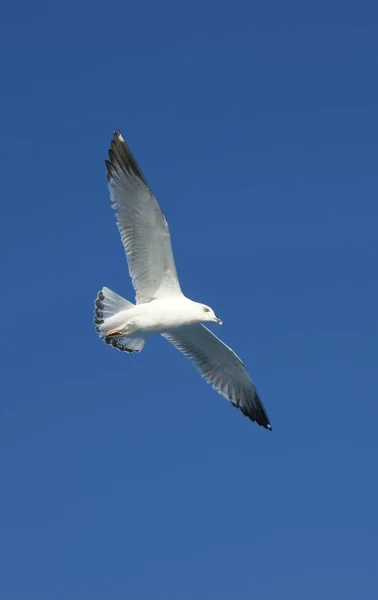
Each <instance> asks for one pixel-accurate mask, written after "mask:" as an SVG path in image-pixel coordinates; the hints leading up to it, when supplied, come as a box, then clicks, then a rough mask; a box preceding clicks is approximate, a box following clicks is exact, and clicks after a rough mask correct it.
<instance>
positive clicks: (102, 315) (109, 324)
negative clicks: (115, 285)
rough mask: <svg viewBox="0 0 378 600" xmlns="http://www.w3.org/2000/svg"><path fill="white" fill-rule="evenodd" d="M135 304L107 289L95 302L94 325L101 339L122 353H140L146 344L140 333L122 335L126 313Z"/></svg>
mask: <svg viewBox="0 0 378 600" xmlns="http://www.w3.org/2000/svg"><path fill="white" fill-rule="evenodd" d="M134 306H135V305H134V304H133V303H132V302H129V301H128V300H126V298H122V296H119V295H118V294H116V293H115V292H113V291H112V290H110V289H109V288H107V287H103V288H102V290H101V291H99V292H98V294H97V298H96V301H95V314H94V323H95V326H96V331H97V333H98V334H99V336H100V338H101V339H102V340H103V341H104V342H105V343H106V344H110V345H111V346H113V348H117V350H121V351H122V352H140V351H141V350H142V349H143V346H144V344H145V343H146V338H145V336H143V335H141V334H140V333H139V332H137V331H136V332H135V333H131V334H128V335H122V328H123V327H124V324H125V311H127V310H130V309H131V308H134Z"/></svg>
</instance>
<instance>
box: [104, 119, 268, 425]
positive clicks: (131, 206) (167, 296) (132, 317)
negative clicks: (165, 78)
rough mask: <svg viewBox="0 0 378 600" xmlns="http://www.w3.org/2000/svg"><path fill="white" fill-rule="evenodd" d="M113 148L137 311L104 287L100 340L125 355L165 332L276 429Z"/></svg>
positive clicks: (205, 373)
mask: <svg viewBox="0 0 378 600" xmlns="http://www.w3.org/2000/svg"><path fill="white" fill-rule="evenodd" d="M110 146H111V147H110V149H109V160H107V161H105V162H106V167H107V172H108V187H109V193H110V197H111V200H112V202H113V208H114V209H115V210H116V215H117V225H118V229H119V232H120V234H121V238H122V242H123V245H124V248H125V252H126V258H127V264H128V267H129V273H130V276H131V279H132V283H133V286H134V289H135V294H136V304H133V303H131V302H129V301H128V300H126V299H125V298H122V297H121V296H119V295H118V294H116V293H115V292H113V291H112V290H110V289H109V288H106V287H104V288H103V289H102V290H101V291H100V292H99V293H98V295H97V298H96V302H95V318H94V321H95V325H96V330H97V332H98V334H99V335H100V337H101V338H102V339H103V340H104V341H105V342H106V343H107V344H109V345H111V346H113V347H114V348H117V349H118V350H121V351H123V352H140V351H141V350H142V348H143V346H144V344H145V342H146V338H147V336H148V335H150V334H151V333H160V334H161V335H162V336H163V337H165V338H166V339H167V340H168V341H169V342H171V343H172V344H173V345H174V346H175V347H176V348H177V349H178V350H180V352H182V353H183V354H184V355H185V356H186V357H187V358H189V360H191V361H192V362H193V364H194V365H195V367H196V368H197V369H198V371H199V372H200V374H201V375H202V377H203V378H204V379H205V380H206V381H207V382H208V383H211V384H212V386H213V388H214V389H216V390H217V391H218V392H219V393H220V394H222V396H224V397H225V398H227V400H229V401H230V402H231V404H232V405H233V406H235V407H236V408H239V409H240V410H241V412H242V413H243V414H244V415H245V416H247V417H249V418H250V419H251V420H252V421H256V422H257V423H258V424H259V425H262V426H263V427H265V428H266V429H272V427H271V425H270V422H269V419H268V416H267V414H266V411H265V408H264V406H263V404H262V402H261V400H260V397H259V395H258V393H257V391H256V388H255V386H254V385H253V383H252V381H251V379H250V377H249V375H248V373H247V371H246V368H245V366H244V364H243V363H242V361H241V360H240V358H239V357H238V356H237V355H236V354H235V352H234V351H233V350H232V349H231V348H229V347H228V346H226V345H225V344H224V343H223V342H222V341H221V340H220V339H219V338H217V337H216V336H215V335H214V334H213V333H212V332H211V331H210V330H209V329H207V328H206V327H204V325H203V324H202V323H204V322H215V323H218V324H222V322H221V321H220V319H218V317H216V316H215V314H214V311H213V310H212V309H211V308H210V307H209V306H206V305H205V304H202V303H199V302H193V301H192V300H190V299H189V298H187V297H186V296H184V294H183V293H182V291H181V287H180V283H179V280H178V277H177V271H176V266H175V261H174V258H173V252H172V246H171V236H170V233H169V227H168V222H167V219H166V218H165V215H164V213H163V211H162V210H161V208H160V207H159V205H158V203H157V200H156V198H155V196H154V195H153V193H152V191H151V189H150V187H149V185H148V183H147V181H146V179H145V178H144V176H143V173H142V171H141V169H140V168H139V166H138V163H137V162H136V160H135V158H134V157H133V155H132V153H131V151H130V149H129V147H128V146H127V144H126V143H125V141H124V139H123V137H122V135H121V133H120V132H119V131H116V132H115V133H114V135H113V139H112V141H111V145H110Z"/></svg>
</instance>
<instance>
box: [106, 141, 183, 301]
mask: <svg viewBox="0 0 378 600" xmlns="http://www.w3.org/2000/svg"><path fill="white" fill-rule="evenodd" d="M106 166H107V169H108V185H109V192H110V196H111V199H112V201H113V208H114V209H115V210H116V212H117V225H118V229H119V231H120V234H121V238H122V242H123V245H124V247H125V252H126V258H127V263H128V266H129V272H130V276H131V279H132V282H133V286H134V289H135V293H136V299H137V302H149V301H150V300H153V299H154V298H163V297H164V296H172V295H181V294H182V292H181V288H180V284H179V281H178V278H177V272H176V267H175V261H174V258H173V252H172V247H171V236H170V233H169V228H168V223H167V219H166V218H165V215H164V213H163V211H162V210H161V208H160V206H159V204H158V203H157V200H156V198H155V196H154V195H153V193H152V191H151V189H150V187H149V185H148V183H147V181H146V179H145V177H144V175H143V173H142V171H141V169H140V167H139V165H138V163H137V162H136V160H135V158H134V156H133V155H132V152H131V150H130V148H129V147H128V146H127V144H126V142H125V140H124V139H123V137H122V135H121V133H120V132H119V131H116V132H115V133H114V136H113V139H112V141H111V145H110V149H109V160H107V161H106Z"/></svg>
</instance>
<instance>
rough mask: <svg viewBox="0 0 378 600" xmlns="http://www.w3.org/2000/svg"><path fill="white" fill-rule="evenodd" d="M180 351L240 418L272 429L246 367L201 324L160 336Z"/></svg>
mask: <svg viewBox="0 0 378 600" xmlns="http://www.w3.org/2000/svg"><path fill="white" fill-rule="evenodd" d="M162 335H163V336H164V337H165V338H166V339H167V340H168V341H169V342H171V344H173V345H174V346H175V347H176V348H177V350H180V352H182V353H183V354H184V355H185V356H186V357H187V358H189V360H191V361H192V362H193V363H194V366H195V367H196V368H197V370H198V371H199V372H200V374H201V375H202V377H203V378H204V379H205V380H206V381H207V382H208V383H211V384H212V386H213V388H214V389H216V390H217V392H219V393H220V394H222V396H224V397H225V398H227V400H229V401H230V402H231V404H232V405H233V406H235V408H240V410H241V412H242V413H243V415H245V416H246V417H249V418H250V419H251V421H256V422H257V423H258V424H259V425H262V426H263V427H265V428H266V429H272V427H271V425H270V422H269V419H268V415H267V414H266V411H265V408H264V405H263V403H262V402H261V400H260V398H259V395H258V393H257V391H256V388H255V386H254V385H253V383H252V380H251V379H250V377H249V375H248V373H247V371H246V368H245V366H244V364H243V363H242V361H241V360H240V358H239V357H238V356H237V354H235V352H234V351H233V350H232V349H231V348H229V347H228V346H226V344H224V343H223V342H222V341H221V340H220V339H219V338H217V336H216V335H214V334H213V333H212V332H211V331H209V329H207V328H206V327H204V326H203V325H192V326H190V327H183V328H181V329H179V330H176V331H171V332H169V333H164V334H162Z"/></svg>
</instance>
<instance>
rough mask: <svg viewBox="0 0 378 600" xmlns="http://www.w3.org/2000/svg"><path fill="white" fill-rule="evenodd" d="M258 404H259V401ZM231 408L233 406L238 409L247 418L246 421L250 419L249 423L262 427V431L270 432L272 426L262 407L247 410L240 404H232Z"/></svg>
mask: <svg viewBox="0 0 378 600" xmlns="http://www.w3.org/2000/svg"><path fill="white" fill-rule="evenodd" d="M259 402H260V404H261V400H259ZM233 406H235V408H238V409H239V410H240V411H241V413H242V414H243V415H244V416H245V417H248V419H250V421H252V422H254V423H257V425H260V426H261V427H264V429H267V430H268V431H272V426H271V424H270V422H269V419H268V416H267V414H266V412H265V410H264V409H263V408H262V406H259V407H258V408H257V410H256V409H253V410H248V409H246V408H245V407H243V406H241V405H240V404H239V405H237V404H233Z"/></svg>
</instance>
